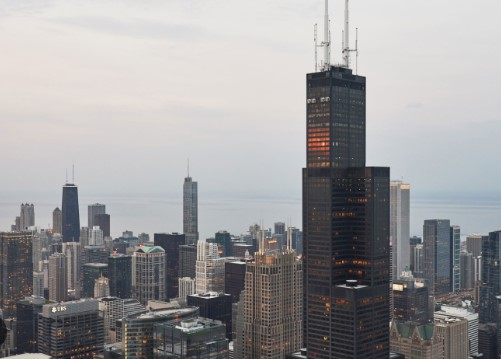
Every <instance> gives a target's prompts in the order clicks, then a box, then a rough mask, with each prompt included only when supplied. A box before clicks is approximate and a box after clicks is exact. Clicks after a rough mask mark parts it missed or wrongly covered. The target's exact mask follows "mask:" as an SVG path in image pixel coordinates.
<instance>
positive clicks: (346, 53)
mask: <svg viewBox="0 0 501 359" xmlns="http://www.w3.org/2000/svg"><path fill="white" fill-rule="evenodd" d="M349 1H350V0H345V8H344V31H343V66H344V67H346V68H350V52H355V53H356V54H357V69H356V72H358V28H357V39H356V42H355V48H354V49H350V9H349V5H350V4H349Z"/></svg>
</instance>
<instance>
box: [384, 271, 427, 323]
mask: <svg viewBox="0 0 501 359" xmlns="http://www.w3.org/2000/svg"><path fill="white" fill-rule="evenodd" d="M428 303H429V294H428V287H427V286H426V285H424V283H416V282H415V281H414V279H411V280H405V279H401V280H400V279H399V280H396V281H394V282H393V319H395V320H398V321H401V322H414V323H418V324H426V323H431V322H432V320H433V313H430V308H429V305H428Z"/></svg>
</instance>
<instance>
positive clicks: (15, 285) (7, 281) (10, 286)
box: [0, 232, 33, 319]
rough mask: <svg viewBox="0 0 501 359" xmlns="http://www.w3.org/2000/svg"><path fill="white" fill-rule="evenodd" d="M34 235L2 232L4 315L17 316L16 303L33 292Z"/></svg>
mask: <svg viewBox="0 0 501 359" xmlns="http://www.w3.org/2000/svg"><path fill="white" fill-rule="evenodd" d="M32 249H33V236H32V234H31V233H27V232H21V233H0V276H1V278H0V304H1V309H2V310H3V317H4V319H6V318H13V317H15V316H16V303H17V302H18V301H19V300H21V299H24V298H25V297H28V296H30V295H31V294H32V293H33V260H32Z"/></svg>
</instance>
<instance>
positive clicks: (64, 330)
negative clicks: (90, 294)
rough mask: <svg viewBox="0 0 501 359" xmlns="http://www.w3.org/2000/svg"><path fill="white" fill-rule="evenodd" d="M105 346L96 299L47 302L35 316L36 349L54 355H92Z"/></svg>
mask: <svg viewBox="0 0 501 359" xmlns="http://www.w3.org/2000/svg"><path fill="white" fill-rule="evenodd" d="M103 349H104V330H103V318H101V317H100V316H99V302H98V301H97V300H96V299H82V300H79V301H71V302H65V303H57V304H46V305H44V306H43V309H42V313H41V314H40V316H39V319H38V351H39V353H43V354H47V355H50V356H51V357H52V358H54V359H65V358H95V357H97V355H98V354H101V353H102V352H103Z"/></svg>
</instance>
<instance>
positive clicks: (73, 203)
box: [62, 183, 80, 242]
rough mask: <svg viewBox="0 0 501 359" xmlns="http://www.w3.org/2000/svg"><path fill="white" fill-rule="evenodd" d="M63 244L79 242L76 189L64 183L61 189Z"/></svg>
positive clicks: (72, 185) (78, 213)
mask: <svg viewBox="0 0 501 359" xmlns="http://www.w3.org/2000/svg"><path fill="white" fill-rule="evenodd" d="M62 212H63V220H62V227H63V228H62V230H63V242H79V241H80V212H79V209H78V187H77V186H76V185H74V184H72V183H66V184H65V185H64V187H63V206H62Z"/></svg>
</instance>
